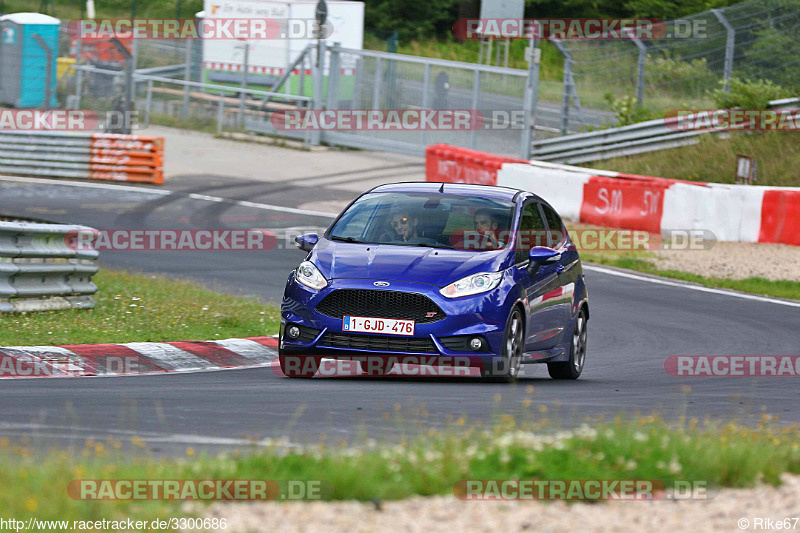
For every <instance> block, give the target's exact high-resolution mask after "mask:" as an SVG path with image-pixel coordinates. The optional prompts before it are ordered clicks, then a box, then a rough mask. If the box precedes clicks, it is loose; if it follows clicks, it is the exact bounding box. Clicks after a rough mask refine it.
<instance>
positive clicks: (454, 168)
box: [425, 144, 527, 185]
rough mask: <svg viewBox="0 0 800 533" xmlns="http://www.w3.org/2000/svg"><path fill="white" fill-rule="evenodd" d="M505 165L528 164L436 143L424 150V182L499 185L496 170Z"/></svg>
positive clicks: (520, 160) (510, 158)
mask: <svg viewBox="0 0 800 533" xmlns="http://www.w3.org/2000/svg"><path fill="white" fill-rule="evenodd" d="M506 163H527V161H526V160H524V159H516V158H513V157H505V156H501V155H495V154H489V153H486V152H480V151H478V150H470V149H468V148H459V147H457V146H450V145H447V144H434V145H432V146H428V148H427V149H426V150H425V179H426V180H427V181H437V182H438V181H443V182H446V183H477V184H481V185H497V171H498V170H500V169H501V168H502V167H503V165H504V164H506Z"/></svg>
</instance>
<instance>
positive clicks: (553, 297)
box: [539, 203, 580, 343]
mask: <svg viewBox="0 0 800 533" xmlns="http://www.w3.org/2000/svg"><path fill="white" fill-rule="evenodd" d="M539 207H540V208H541V210H542V214H543V215H544V220H545V223H546V224H547V246H548V247H549V248H552V249H554V250H556V251H558V252H559V253H560V254H561V258H560V259H559V260H558V262H557V263H555V264H553V265H551V267H552V268H553V269H554V270H555V273H556V281H555V283H554V284H553V286H552V288H550V292H549V293H548V294H547V300H548V301H549V305H550V306H551V308H552V309H551V311H552V312H553V315H554V319H555V320H557V321H558V328H559V329H560V332H563V331H569V332H570V333H571V328H572V307H573V300H574V295H575V286H576V283H577V281H578V276H579V275H580V272H579V271H580V269H579V268H578V250H577V247H576V246H575V244H574V243H573V242H572V241H571V240H570V238H569V234H568V233H567V230H566V227H565V226H564V223H563V222H562V220H561V217H560V216H558V213H556V211H555V210H554V209H553V208H552V207H551V206H549V205H547V204H546V203H540V204H539ZM560 337H561V335H559V337H557V339H558V343H560V342H562V341H563V338H560Z"/></svg>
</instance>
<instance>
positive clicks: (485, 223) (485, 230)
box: [474, 207, 503, 250]
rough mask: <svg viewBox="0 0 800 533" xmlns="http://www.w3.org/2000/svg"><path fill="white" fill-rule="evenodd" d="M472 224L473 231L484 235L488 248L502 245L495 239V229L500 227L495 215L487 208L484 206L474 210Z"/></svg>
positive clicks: (493, 248) (494, 248)
mask: <svg viewBox="0 0 800 533" xmlns="http://www.w3.org/2000/svg"><path fill="white" fill-rule="evenodd" d="M474 224H475V231H477V232H478V233H480V234H481V235H483V236H484V237H485V239H486V241H487V244H488V246H489V247H490V249H492V250H497V249H498V248H501V247H502V246H503V242H502V241H500V240H498V239H497V229H498V228H499V227H500V223H499V222H498V220H497V216H495V215H494V213H492V212H491V211H490V210H489V209H486V208H485V207H484V208H481V209H478V210H477V211H475V215H474Z"/></svg>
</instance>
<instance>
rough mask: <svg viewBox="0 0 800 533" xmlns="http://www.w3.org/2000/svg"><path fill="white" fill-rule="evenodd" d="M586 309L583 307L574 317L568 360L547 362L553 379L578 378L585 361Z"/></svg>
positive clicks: (548, 370)
mask: <svg viewBox="0 0 800 533" xmlns="http://www.w3.org/2000/svg"><path fill="white" fill-rule="evenodd" d="M587 322H588V321H587V320H586V311H584V310H583V309H581V310H580V312H579V313H578V318H576V319H575V326H574V328H573V330H572V339H571V341H570V344H569V361H566V362H563V363H548V364H547V372H549V373H550V377H551V378H553V379H578V378H579V377H580V375H581V372H583V366H584V364H585V363H586V338H587V335H588V328H587Z"/></svg>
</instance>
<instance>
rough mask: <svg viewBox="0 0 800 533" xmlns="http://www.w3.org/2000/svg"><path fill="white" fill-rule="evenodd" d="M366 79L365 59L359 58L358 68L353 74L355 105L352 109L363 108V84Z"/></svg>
mask: <svg viewBox="0 0 800 533" xmlns="http://www.w3.org/2000/svg"><path fill="white" fill-rule="evenodd" d="M363 79H364V59H363V58H361V57H359V58H358V59H356V68H355V71H354V73H353V103H352V104H351V106H350V108H351V109H360V108H361V83H362V80H363Z"/></svg>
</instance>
